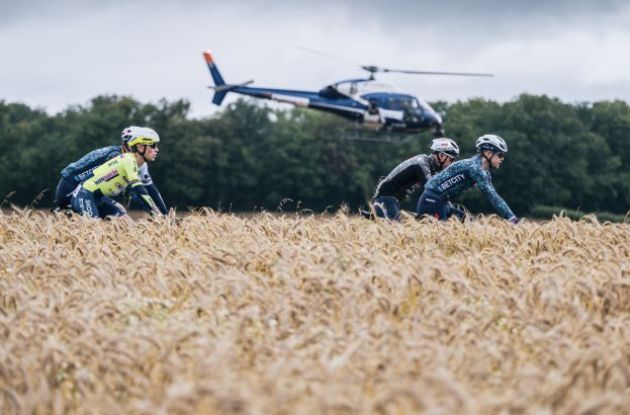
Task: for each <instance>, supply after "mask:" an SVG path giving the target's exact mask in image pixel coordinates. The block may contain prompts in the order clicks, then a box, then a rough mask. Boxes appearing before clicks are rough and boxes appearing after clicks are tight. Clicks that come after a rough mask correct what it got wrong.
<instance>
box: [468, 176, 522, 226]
mask: <svg viewBox="0 0 630 415" xmlns="http://www.w3.org/2000/svg"><path fill="white" fill-rule="evenodd" d="M470 177H471V178H472V179H473V180H474V181H475V182H476V183H477V186H478V187H479V190H481V193H483V195H484V196H485V197H486V199H487V200H488V202H490V204H491V205H492V207H493V208H494V210H495V211H496V212H497V213H498V214H499V215H501V216H502V217H504V218H505V219H510V218H512V217H514V213H513V212H512V209H510V207H509V206H508V204H507V203H506V202H505V200H503V198H502V197H501V196H499V194H498V193H497V191H496V189H495V188H494V185H493V184H492V180H491V179H490V175H489V174H488V173H487V172H485V171H483V170H480V169H474V170H473V172H471V175H470Z"/></svg>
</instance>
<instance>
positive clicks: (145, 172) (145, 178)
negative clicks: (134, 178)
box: [138, 163, 153, 186]
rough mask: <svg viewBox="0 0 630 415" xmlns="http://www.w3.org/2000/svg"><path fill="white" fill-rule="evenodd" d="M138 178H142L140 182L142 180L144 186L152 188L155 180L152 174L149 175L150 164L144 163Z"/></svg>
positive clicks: (139, 170)
mask: <svg viewBox="0 0 630 415" xmlns="http://www.w3.org/2000/svg"><path fill="white" fill-rule="evenodd" d="M138 176H140V180H142V184H143V185H145V186H150V185H152V184H153V179H152V178H151V174H149V164H148V163H144V164H143V165H142V166H140V168H139V169H138Z"/></svg>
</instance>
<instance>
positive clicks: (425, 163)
mask: <svg viewBox="0 0 630 415" xmlns="http://www.w3.org/2000/svg"><path fill="white" fill-rule="evenodd" d="M429 157H431V156H427V155H424V156H423V157H422V158H421V159H420V163H419V165H420V169H422V174H423V175H424V177H422V178H421V179H422V183H423V184H424V183H425V182H426V181H427V180H428V179H429V177H431V176H432V173H431V165H430V164H429Z"/></svg>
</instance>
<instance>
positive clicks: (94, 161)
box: [55, 146, 168, 214]
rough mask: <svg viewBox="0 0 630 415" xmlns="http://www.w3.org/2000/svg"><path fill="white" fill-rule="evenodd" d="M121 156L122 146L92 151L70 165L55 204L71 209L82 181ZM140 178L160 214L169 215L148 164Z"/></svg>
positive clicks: (58, 186)
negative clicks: (72, 198) (75, 192)
mask: <svg viewBox="0 0 630 415" xmlns="http://www.w3.org/2000/svg"><path fill="white" fill-rule="evenodd" d="M121 154H122V148H121V147H120V146H108V147H103V148H99V149H97V150H94V151H91V152H89V153H88V154H86V155H85V156H83V157H81V158H80V159H79V160H77V161H75V162H73V163H70V164H68V165H67V166H66V167H65V168H64V169H63V170H62V171H61V180H59V183H58V184H57V188H56V191H55V204H56V205H57V206H58V207H59V208H61V209H65V208H67V207H70V203H71V197H72V192H73V190H74V189H76V187H77V186H78V185H79V184H80V183H81V182H82V181H84V180H87V179H89V178H90V177H92V173H93V171H94V169H95V168H97V167H98V166H100V165H102V164H104V163H105V162H107V161H108V160H111V159H113V158H114V157H117V156H119V155H121ZM138 176H139V177H140V180H141V181H142V184H143V185H144V186H146V189H147V191H148V193H149V195H150V196H151V198H152V199H153V201H154V202H155V203H156V205H157V206H158V208H159V210H160V212H161V213H162V214H167V213H168V208H167V207H166V204H165V203H164V199H162V195H161V194H160V191H159V190H158V188H157V187H156V186H155V185H154V184H153V179H152V178H151V175H150V174H149V164H148V163H144V164H142V166H140V168H139V170H138ZM135 199H137V198H134V200H135ZM139 203H140V204H141V205H142V202H141V201H139Z"/></svg>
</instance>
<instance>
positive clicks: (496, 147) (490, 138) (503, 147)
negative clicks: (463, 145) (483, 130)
mask: <svg viewBox="0 0 630 415" xmlns="http://www.w3.org/2000/svg"><path fill="white" fill-rule="evenodd" d="M475 147H477V151H478V152H479V153H481V152H482V151H484V150H490V151H493V152H495V153H496V152H501V153H507V151H508V146H507V144H506V143H505V140H504V139H502V138H501V137H499V136H498V135H495V134H484V135H482V136H481V137H479V138H478V139H477V142H476V143H475Z"/></svg>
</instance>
